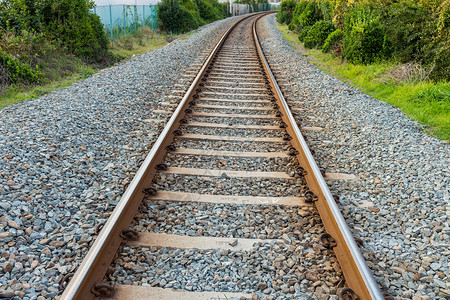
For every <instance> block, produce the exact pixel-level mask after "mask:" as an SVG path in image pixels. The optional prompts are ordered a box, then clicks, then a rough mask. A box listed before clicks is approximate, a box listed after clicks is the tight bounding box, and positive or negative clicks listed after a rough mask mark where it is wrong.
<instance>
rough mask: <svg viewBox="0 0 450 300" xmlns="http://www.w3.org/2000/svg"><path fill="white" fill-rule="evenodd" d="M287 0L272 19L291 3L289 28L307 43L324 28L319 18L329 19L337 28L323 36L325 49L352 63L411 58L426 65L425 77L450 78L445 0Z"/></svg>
mask: <svg viewBox="0 0 450 300" xmlns="http://www.w3.org/2000/svg"><path fill="white" fill-rule="evenodd" d="M291 1H292V0H284V1H283V2H282V3H281V5H280V11H279V13H278V16H277V20H278V22H279V23H286V21H287V20H289V12H290V8H291V7H295V8H294V10H293V13H292V19H291V22H290V23H288V24H289V29H290V30H292V31H296V32H298V33H299V36H298V37H299V40H300V41H303V42H304V43H305V46H306V47H318V46H320V45H321V43H318V42H317V40H320V41H322V38H319V37H317V38H316V37H315V35H317V34H323V31H321V30H322V29H323V30H324V29H325V28H323V26H324V24H325V23H323V21H332V23H333V25H334V27H335V28H338V29H339V31H333V32H330V36H328V37H327V38H326V39H325V40H324V42H325V43H324V46H323V51H325V52H328V51H330V50H332V53H333V54H335V55H338V56H341V57H343V58H346V59H347V60H349V61H350V62H352V63H355V64H369V63H373V62H374V61H377V60H388V61H397V62H399V63H408V62H415V63H419V64H421V65H423V66H424V67H425V68H428V69H429V70H430V79H433V80H441V79H444V80H449V79H450V71H449V70H450V0H420V1H412V0H404V1H398V0H300V1H299V2H298V3H297V5H293V4H291ZM283 3H284V4H283ZM318 22H321V25H320V26H319V25H317V26H319V27H314V26H315V24H317V23H318ZM313 27H314V34H313V33H312V32H311V34H309V32H310V31H311V29H312V28H313ZM319 28H320V29H321V30H319Z"/></svg>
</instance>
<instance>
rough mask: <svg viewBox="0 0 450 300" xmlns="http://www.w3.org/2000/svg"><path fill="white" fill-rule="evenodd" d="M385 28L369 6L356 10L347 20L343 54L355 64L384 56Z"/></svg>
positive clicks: (372, 60)
mask: <svg viewBox="0 0 450 300" xmlns="http://www.w3.org/2000/svg"><path fill="white" fill-rule="evenodd" d="M384 44H385V36H384V29H383V27H382V26H381V24H380V23H379V21H378V19H376V18H374V16H373V15H372V13H371V11H370V10H369V9H367V8H361V9H356V10H354V11H353V12H352V13H351V14H348V15H347V17H346V20H345V33H344V38H343V47H344V49H343V52H342V56H343V57H345V58H347V59H348V60H349V61H350V62H352V63H354V64H358V63H362V64H367V63H372V62H374V61H375V60H376V59H378V58H382V57H383V49H384Z"/></svg>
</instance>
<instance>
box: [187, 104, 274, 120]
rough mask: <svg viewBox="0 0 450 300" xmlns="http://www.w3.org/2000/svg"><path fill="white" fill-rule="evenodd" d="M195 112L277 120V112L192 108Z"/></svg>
mask: <svg viewBox="0 0 450 300" xmlns="http://www.w3.org/2000/svg"><path fill="white" fill-rule="evenodd" d="M191 108H192V111H193V112H201V113H214V114H233V115H240V114H242V115H243V114H246V115H265V116H267V115H271V116H273V118H274V119H275V118H276V117H275V110H274V109H272V110H248V109H246V108H243V109H240V108H239V109H236V108H234V109H233V108H230V109H228V108H214V109H211V108H204V107H195V106H192V107H191Z"/></svg>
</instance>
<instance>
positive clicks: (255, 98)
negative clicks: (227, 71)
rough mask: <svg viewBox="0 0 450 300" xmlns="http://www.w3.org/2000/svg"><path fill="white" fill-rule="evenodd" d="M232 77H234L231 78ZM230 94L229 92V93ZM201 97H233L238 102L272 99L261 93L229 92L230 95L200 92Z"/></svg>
mask: <svg viewBox="0 0 450 300" xmlns="http://www.w3.org/2000/svg"><path fill="white" fill-rule="evenodd" d="M230 79H232V78H230ZM227 94H228V93H227ZM199 96H200V99H201V98H202V97H204V98H213V97H214V98H215V99H231V100H236V102H239V100H270V99H271V98H272V96H269V95H263V94H261V96H247V95H233V94H229V95H223V94H214V95H211V94H202V93H199Z"/></svg>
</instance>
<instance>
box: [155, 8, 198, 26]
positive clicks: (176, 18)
mask: <svg viewBox="0 0 450 300" xmlns="http://www.w3.org/2000/svg"><path fill="white" fill-rule="evenodd" d="M158 19H160V20H161V23H162V26H163V29H164V30H166V31H168V32H177V33H178V32H186V31H188V30H190V29H195V28H197V27H198V22H197V21H196V20H195V18H194V16H193V15H192V14H191V13H190V12H189V11H188V10H187V9H186V8H183V7H181V5H180V2H179V1H178V0H163V1H161V3H160V5H159V11H158Z"/></svg>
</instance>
